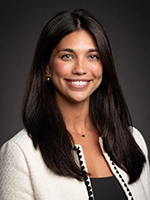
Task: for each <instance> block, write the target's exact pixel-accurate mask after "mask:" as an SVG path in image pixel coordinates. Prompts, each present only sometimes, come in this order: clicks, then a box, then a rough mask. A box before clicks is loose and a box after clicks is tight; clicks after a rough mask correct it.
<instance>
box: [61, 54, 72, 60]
mask: <svg viewBox="0 0 150 200" xmlns="http://www.w3.org/2000/svg"><path fill="white" fill-rule="evenodd" d="M72 58H73V57H72V55H70V54H64V55H62V56H61V59H63V60H71V59H72Z"/></svg>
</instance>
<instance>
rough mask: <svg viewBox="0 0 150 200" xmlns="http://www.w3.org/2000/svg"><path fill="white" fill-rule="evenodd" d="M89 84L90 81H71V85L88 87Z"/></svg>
mask: <svg viewBox="0 0 150 200" xmlns="http://www.w3.org/2000/svg"><path fill="white" fill-rule="evenodd" d="M88 82H89V81H71V83H72V84H73V85H76V86H83V85H86V84H87V83H88Z"/></svg>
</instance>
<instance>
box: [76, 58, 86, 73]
mask: <svg viewBox="0 0 150 200" xmlns="http://www.w3.org/2000/svg"><path fill="white" fill-rule="evenodd" d="M87 72H88V63H87V62H86V61H85V60H84V59H78V60H76V62H75V63H74V67H73V69H72V73H73V74H77V75H84V74H87Z"/></svg>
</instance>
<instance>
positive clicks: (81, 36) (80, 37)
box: [56, 29, 97, 49]
mask: <svg viewBox="0 0 150 200" xmlns="http://www.w3.org/2000/svg"><path fill="white" fill-rule="evenodd" d="M60 48H72V49H75V48H77V49H78V48H80V49H84V48H97V46H96V43H95V40H94V38H93V36H92V35H91V34H90V33H89V32H88V31H86V30H83V29H81V30H77V31H74V32H72V33H70V34H68V35H66V36H65V37H64V38H62V40H61V41H60V42H59V43H58V45H57V46H56V49H60Z"/></svg>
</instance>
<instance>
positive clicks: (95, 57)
mask: <svg viewBox="0 0 150 200" xmlns="http://www.w3.org/2000/svg"><path fill="white" fill-rule="evenodd" d="M89 59H91V60H99V56H98V55H90V56H89Z"/></svg>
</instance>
